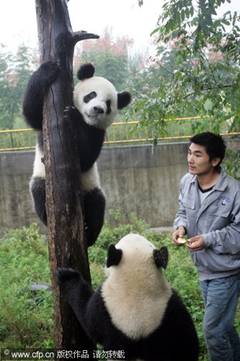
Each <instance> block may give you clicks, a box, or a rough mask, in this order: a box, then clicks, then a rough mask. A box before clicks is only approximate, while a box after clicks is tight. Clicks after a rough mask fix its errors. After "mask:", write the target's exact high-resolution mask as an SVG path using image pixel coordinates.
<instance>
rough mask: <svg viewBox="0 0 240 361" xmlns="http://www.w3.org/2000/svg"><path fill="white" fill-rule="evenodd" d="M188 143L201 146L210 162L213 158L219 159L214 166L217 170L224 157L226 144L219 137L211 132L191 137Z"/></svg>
mask: <svg viewBox="0 0 240 361" xmlns="http://www.w3.org/2000/svg"><path fill="white" fill-rule="evenodd" d="M190 142H191V143H194V144H198V145H202V146H203V147H204V148H205V149H206V152H207V154H208V155H209V158H210V160H212V159H214V158H220V162H219V163H218V165H217V166H216V168H219V166H220V164H221V162H222V160H223V159H224V157H225V151H226V144H225V142H224V140H223V138H222V137H221V135H219V134H214V133H211V132H204V133H199V134H196V135H194V136H193V137H191V138H190Z"/></svg>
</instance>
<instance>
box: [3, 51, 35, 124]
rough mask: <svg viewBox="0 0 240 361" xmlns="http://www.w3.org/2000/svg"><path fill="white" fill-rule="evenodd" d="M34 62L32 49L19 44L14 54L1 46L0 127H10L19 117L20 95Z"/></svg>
mask: <svg viewBox="0 0 240 361" xmlns="http://www.w3.org/2000/svg"><path fill="white" fill-rule="evenodd" d="M35 62H36V59H35V53H34V51H33V50H32V49H30V48H27V47H26V46H25V45H21V46H19V48H18V50H17V52H16V54H14V53H9V52H7V51H6V49H5V47H4V46H2V47H1V49H0V128H2V129H12V128H13V127H14V124H15V121H16V120H17V119H18V118H20V117H21V113H22V110H21V109H22V97H23V94H24V90H25V88H26V84H27V81H28V79H29V76H30V74H31V72H32V68H33V65H34V64H35ZM22 123H23V122H22Z"/></svg>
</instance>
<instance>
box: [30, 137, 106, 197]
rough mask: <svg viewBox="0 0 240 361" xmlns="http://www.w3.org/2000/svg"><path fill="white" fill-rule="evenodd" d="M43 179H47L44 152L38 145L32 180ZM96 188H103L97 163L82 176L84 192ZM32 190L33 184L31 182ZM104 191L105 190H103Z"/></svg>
mask: <svg viewBox="0 0 240 361" xmlns="http://www.w3.org/2000/svg"><path fill="white" fill-rule="evenodd" d="M36 177H38V178H43V179H45V177H46V172H45V166H44V163H43V152H42V151H41V149H40V148H39V145H38V144H37V145H36V147H35V159H34V163H33V174H32V178H31V180H34V178H36ZM94 188H99V189H100V188H101V184H100V177H99V173H98V168H97V163H96V162H95V163H94V164H93V166H92V167H91V168H90V169H89V170H88V171H86V172H83V173H82V175H81V189H82V190H83V191H87V192H89V191H91V190H92V189H94ZM30 189H31V182H30ZM102 191H103V190H102Z"/></svg>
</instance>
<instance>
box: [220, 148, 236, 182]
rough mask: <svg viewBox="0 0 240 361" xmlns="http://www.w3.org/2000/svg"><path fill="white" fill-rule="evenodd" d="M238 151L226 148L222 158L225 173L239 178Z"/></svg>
mask: <svg viewBox="0 0 240 361" xmlns="http://www.w3.org/2000/svg"><path fill="white" fill-rule="evenodd" d="M239 164H240V151H239V150H231V149H227V152H226V157H225V159H224V163H223V167H224V169H225V170H226V172H227V174H229V175H231V176H232V177H233V178H235V179H238V180H240V168H239Z"/></svg>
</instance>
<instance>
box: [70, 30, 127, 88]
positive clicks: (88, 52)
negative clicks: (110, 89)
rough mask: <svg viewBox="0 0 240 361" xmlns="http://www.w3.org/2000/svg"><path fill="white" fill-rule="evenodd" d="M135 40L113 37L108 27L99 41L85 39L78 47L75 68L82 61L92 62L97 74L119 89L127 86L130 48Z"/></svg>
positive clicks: (125, 37)
mask: <svg viewBox="0 0 240 361" xmlns="http://www.w3.org/2000/svg"><path fill="white" fill-rule="evenodd" d="M132 44H133V40H131V39H129V38H128V37H127V36H122V37H119V38H117V39H114V38H113V34H112V32H111V31H110V29H108V28H106V29H105V31H104V33H103V35H101V37H100V39H99V40H97V41H85V42H84V43H83V44H81V47H79V48H78V51H77V53H76V56H75V65H74V67H75V69H78V68H79V65H80V63H81V64H82V63H86V62H91V63H93V64H94V66H95V68H96V75H98V76H103V77H105V78H107V79H108V80H109V81H111V82H112V83H113V84H114V85H115V87H116V88H117V89H118V90H122V89H124V88H125V86H126V81H127V79H128V49H129V47H130V46H131V45H132Z"/></svg>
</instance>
